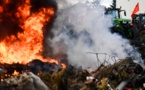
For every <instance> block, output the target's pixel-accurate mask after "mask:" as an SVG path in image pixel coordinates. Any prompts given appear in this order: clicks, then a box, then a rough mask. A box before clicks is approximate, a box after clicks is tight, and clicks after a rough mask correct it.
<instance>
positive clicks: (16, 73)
mask: <svg viewBox="0 0 145 90" xmlns="http://www.w3.org/2000/svg"><path fill="white" fill-rule="evenodd" d="M19 74H20V73H19V72H17V71H16V70H14V72H13V74H12V75H13V76H18V75H19Z"/></svg>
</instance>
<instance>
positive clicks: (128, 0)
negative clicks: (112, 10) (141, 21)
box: [117, 0, 145, 18]
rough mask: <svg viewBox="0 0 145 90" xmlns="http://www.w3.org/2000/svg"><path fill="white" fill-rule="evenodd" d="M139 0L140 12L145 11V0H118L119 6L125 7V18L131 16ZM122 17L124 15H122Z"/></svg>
mask: <svg viewBox="0 0 145 90" xmlns="http://www.w3.org/2000/svg"><path fill="white" fill-rule="evenodd" d="M138 2H139V6H140V11H139V12H138V13H145V0H117V7H120V6H122V9H125V10H126V13H127V16H126V17H125V18H131V13H132V11H133V9H134V7H135V6H136V4H137V3H138ZM122 17H124V16H123V15H122Z"/></svg>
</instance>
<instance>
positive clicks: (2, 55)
mask: <svg viewBox="0 0 145 90" xmlns="http://www.w3.org/2000/svg"><path fill="white" fill-rule="evenodd" d="M9 3H10V0H5V1H3V4H2V5H0V13H3V12H4V11H5V12H6V14H5V15H6V16H7V17H11V16H12V15H13V16H14V17H15V18H16V19H18V21H19V27H20V28H21V29H22V30H23V31H22V32H18V33H17V35H14V34H13V35H9V36H7V37H6V38H5V39H3V40H1V42H0V61H1V62H3V63H9V64H11V63H22V64H26V63H28V62H30V61H32V60H33V59H40V60H42V61H54V62H56V60H54V59H53V60H51V59H43V57H42V55H41V52H42V48H43V46H42V41H43V30H42V28H43V26H44V25H45V24H46V23H49V21H50V18H51V17H53V16H54V13H55V12H54V9H53V8H52V7H49V8H39V10H38V11H37V12H35V13H31V11H30V8H31V4H30V0H25V2H23V4H20V5H19V6H17V7H16V11H15V13H11V12H8V10H7V8H6V9H5V6H7V5H9ZM1 21H3V16H1V17H0V23H1ZM12 21H13V22H15V20H12Z"/></svg>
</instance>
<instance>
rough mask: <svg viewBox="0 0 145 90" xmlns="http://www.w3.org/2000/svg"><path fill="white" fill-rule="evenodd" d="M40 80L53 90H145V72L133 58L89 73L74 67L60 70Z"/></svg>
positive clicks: (46, 74) (41, 76) (42, 75)
mask: <svg viewBox="0 0 145 90" xmlns="http://www.w3.org/2000/svg"><path fill="white" fill-rule="evenodd" d="M40 78H41V79H42V81H43V82H44V83H45V84H46V85H47V86H48V87H49V88H50V89H51V90H142V89H145V70H144V68H143V67H142V66H141V65H140V64H138V63H135V62H134V61H133V60H132V58H126V59H123V60H120V61H119V62H117V63H114V64H113V65H110V66H104V65H103V64H102V65H100V67H99V68H98V69H97V70H95V71H93V72H91V73H89V72H88V70H78V69H75V68H74V67H69V68H66V69H60V70H57V71H55V72H53V73H52V74H50V73H45V74H41V75H40Z"/></svg>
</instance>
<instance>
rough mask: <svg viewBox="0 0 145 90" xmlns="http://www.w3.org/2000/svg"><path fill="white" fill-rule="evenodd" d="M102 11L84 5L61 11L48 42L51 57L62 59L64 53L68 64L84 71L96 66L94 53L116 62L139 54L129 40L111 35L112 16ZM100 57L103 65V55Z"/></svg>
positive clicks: (76, 5)
mask: <svg viewBox="0 0 145 90" xmlns="http://www.w3.org/2000/svg"><path fill="white" fill-rule="evenodd" d="M66 3H67V2H65V5H66ZM59 4H60V3H58V5H59ZM61 5H63V3H61ZM58 11H59V10H58ZM103 12H104V7H102V6H100V5H97V6H96V7H94V8H91V7H90V6H88V5H86V4H84V3H77V4H74V5H69V4H68V7H65V8H63V9H62V8H61V11H59V12H58V15H57V18H56V20H55V23H54V26H53V29H52V32H53V34H54V37H53V38H52V39H49V38H48V39H47V40H48V41H49V42H51V46H52V47H53V54H54V55H56V56H59V58H61V59H63V55H64V54H66V55H67V59H68V62H69V64H72V65H74V66H76V67H79V66H82V67H83V68H86V67H96V66H97V63H98V62H97V58H96V54H92V53H107V54H108V55H111V56H116V57H118V58H119V59H123V58H125V57H127V56H134V55H136V56H137V55H140V54H139V53H137V52H136V51H135V50H134V49H133V47H132V46H131V45H130V44H129V41H128V40H126V39H123V38H122V37H121V36H119V35H117V34H111V32H110V30H109V27H111V26H112V21H111V19H112V17H111V16H108V15H104V14H103ZM132 52H134V53H132ZM61 56H62V57H61ZM99 58H100V60H101V62H103V61H104V59H105V56H103V55H101V56H100V57H99ZM110 62H111V61H110Z"/></svg>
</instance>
